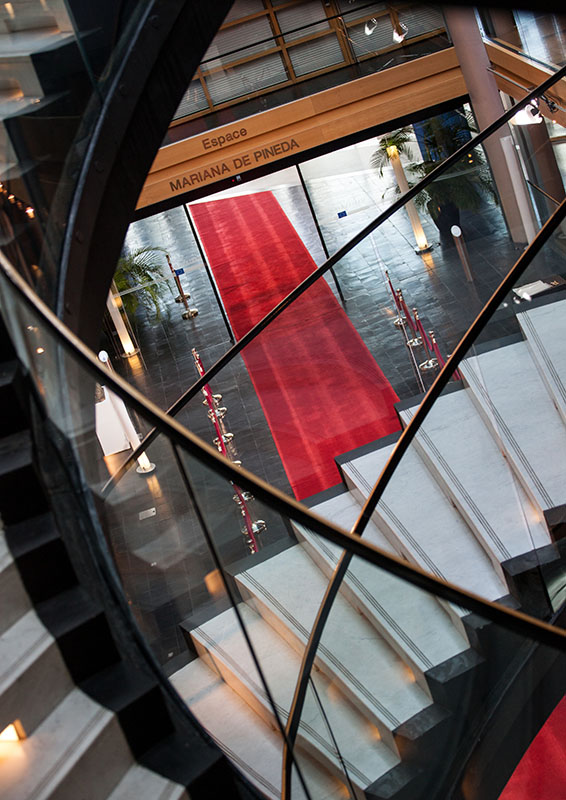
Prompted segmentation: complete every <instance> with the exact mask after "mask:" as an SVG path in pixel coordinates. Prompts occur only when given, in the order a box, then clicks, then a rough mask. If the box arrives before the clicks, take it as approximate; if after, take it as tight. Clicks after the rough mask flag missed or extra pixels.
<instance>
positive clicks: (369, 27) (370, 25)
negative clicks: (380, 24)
mask: <svg viewBox="0 0 566 800" xmlns="http://www.w3.org/2000/svg"><path fill="white" fill-rule="evenodd" d="M376 28H377V20H376V18H375V17H372V18H371V19H370V21H369V22H366V26H365V28H364V31H365V34H366V36H371V34H372V33H373V32H374V30H375V29H376Z"/></svg>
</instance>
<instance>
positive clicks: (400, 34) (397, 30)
mask: <svg viewBox="0 0 566 800" xmlns="http://www.w3.org/2000/svg"><path fill="white" fill-rule="evenodd" d="M408 33H409V29H408V28H407V26H406V25H404V24H403V23H402V22H399V21H397V22H396V23H395V25H394V26H393V41H394V42H397V44H401V42H402V41H403V39H404V38H405V36H406V35H407V34H408Z"/></svg>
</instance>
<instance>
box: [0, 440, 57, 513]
mask: <svg viewBox="0 0 566 800" xmlns="http://www.w3.org/2000/svg"><path fill="white" fill-rule="evenodd" d="M22 486H26V494H25V501H24V496H23V494H22V491H21V487H22ZM0 506H1V508H2V519H3V521H4V524H5V525H10V524H13V523H17V522H20V521H21V520H23V519H25V518H27V517H29V516H32V515H35V514H40V513H42V512H44V511H45V510H46V508H47V503H46V500H45V496H44V494H43V491H42V489H41V486H40V483H39V480H38V478H37V474H36V472H35V469H34V466H33V459H32V445H31V436H30V433H29V431H18V432H17V433H13V434H11V435H10V436H4V437H3V438H2V439H0Z"/></svg>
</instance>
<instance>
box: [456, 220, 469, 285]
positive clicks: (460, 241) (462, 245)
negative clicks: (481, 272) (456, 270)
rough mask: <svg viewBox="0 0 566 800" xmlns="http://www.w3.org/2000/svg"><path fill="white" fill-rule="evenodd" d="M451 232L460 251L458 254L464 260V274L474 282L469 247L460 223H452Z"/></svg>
mask: <svg viewBox="0 0 566 800" xmlns="http://www.w3.org/2000/svg"><path fill="white" fill-rule="evenodd" d="M450 233H451V234H452V238H453V239H454V244H455V245H456V250H457V251H458V255H459V256H460V261H461V262H462V266H463V267H464V274H465V276H466V280H467V281H468V282H470V283H473V280H474V278H473V276H472V270H471V268H470V257H469V255H468V248H467V247H466V242H465V241H464V236H463V235H462V228H460V227H459V225H452V227H451V228H450Z"/></svg>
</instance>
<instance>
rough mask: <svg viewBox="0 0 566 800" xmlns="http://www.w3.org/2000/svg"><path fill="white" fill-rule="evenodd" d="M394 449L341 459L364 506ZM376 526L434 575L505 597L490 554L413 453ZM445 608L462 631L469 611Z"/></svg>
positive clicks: (379, 509) (390, 487)
mask: <svg viewBox="0 0 566 800" xmlns="http://www.w3.org/2000/svg"><path fill="white" fill-rule="evenodd" d="M393 447H394V445H387V446H386V447H382V448H379V449H376V450H373V451H371V452H368V453H365V454H364V455H361V456H358V457H355V456H354V458H353V459H352V460H341V469H342V473H343V475H344V477H345V480H346V483H347V485H349V486H350V487H351V489H352V492H353V494H354V496H355V497H357V499H358V500H359V501H360V502H365V500H366V498H367V497H368V496H369V494H370V492H371V490H372V488H373V485H374V483H375V480H376V479H377V477H378V476H379V474H380V473H381V470H382V469H383V467H384V465H385V463H386V461H387V459H388V458H389V455H390V453H391V451H392V449H393ZM374 521H375V522H376V524H377V526H378V527H379V528H380V529H381V530H382V531H383V533H384V534H385V535H386V536H387V537H388V538H389V540H390V541H391V543H392V544H393V546H394V547H395V548H396V549H397V551H398V552H399V553H400V554H401V555H403V556H404V557H405V558H407V559H408V560H409V561H411V562H413V563H416V564H418V565H419V566H420V567H421V568H423V569H425V570H427V571H428V572H431V573H432V574H433V575H436V576H437V577H439V578H442V579H444V580H447V581H450V582H451V583H454V584H456V585H457V586H460V587H462V588H463V589H467V590H468V591H470V592H474V593H475V594H479V595H481V596H482V597H485V598H486V599H488V600H497V599H499V598H501V597H504V596H505V595H506V594H507V586H506V585H505V583H504V582H503V580H502V579H501V577H500V576H499V575H498V574H497V573H496V572H495V570H494V568H493V565H492V563H491V561H490V560H489V558H488V557H487V555H486V553H485V552H484V550H483V549H482V548H481V547H480V545H479V543H478V542H477V541H476V539H475V537H474V535H473V534H472V532H471V530H470V528H469V527H468V526H467V525H466V523H465V521H464V520H463V519H462V517H461V515H460V514H459V513H458V511H457V510H456V508H455V507H454V506H453V505H452V503H450V501H449V500H448V499H447V498H446V496H445V495H444V493H443V492H442V490H441V489H440V487H439V486H438V485H437V483H436V482H435V481H434V479H433V478H432V476H431V475H430V473H429V471H428V470H427V468H426V466H425V464H424V463H423V462H422V460H421V459H420V457H419V456H418V454H417V453H416V451H415V449H414V448H412V447H411V448H409V450H408V451H407V452H406V453H405V455H404V457H403V460H402V462H401V464H400V465H399V467H398V469H397V471H396V473H395V475H394V477H393V478H392V480H391V481H390V483H389V485H388V486H387V488H386V490H385V492H384V495H383V497H382V499H381V501H380V502H379V504H378V506H377V508H376V510H375V512H374ZM444 607H445V608H446V609H447V611H448V613H449V614H450V616H451V619H452V620H453V621H454V622H455V623H456V625H457V626H459V629H460V630H461V631H462V628H461V627H460V625H461V623H460V618H461V617H462V616H464V615H466V614H467V611H465V610H464V609H458V608H457V607H455V606H452V605H451V604H444Z"/></svg>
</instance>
